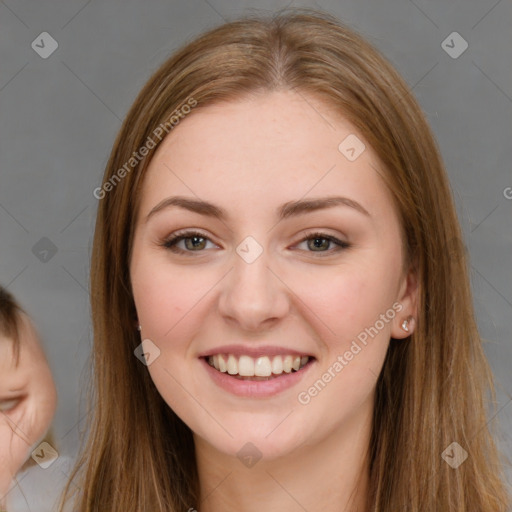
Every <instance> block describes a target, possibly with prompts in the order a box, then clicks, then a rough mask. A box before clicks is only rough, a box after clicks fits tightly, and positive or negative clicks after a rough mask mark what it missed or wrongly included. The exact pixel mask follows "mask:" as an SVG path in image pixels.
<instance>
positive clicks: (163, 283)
mask: <svg viewBox="0 0 512 512" xmlns="http://www.w3.org/2000/svg"><path fill="white" fill-rule="evenodd" d="M131 277H132V289H133V295H134V300H135V306H136V309H137V314H138V320H139V323H140V325H141V326H142V333H143V335H144V337H145V338H150V339H152V340H154V341H155V342H156V341H157V340H161V341H163V340H165V339H168V338H169V337H172V336H173V334H174V332H175V329H176V327H177V326H179V325H180V324H182V323H183V322H182V319H183V318H184V317H185V316H186V317H187V318H188V316H189V315H193V313H194V309H196V308H195V306H196V305H197V303H198V301H199V299H200V298H201V296H202V295H204V293H205V292H206V291H207V286H206V284H205V279H202V278H200V276H198V273H197V272H196V273H193V272H191V271H188V270H186V269H185V270H179V271H176V269H175V268H172V267H171V265H169V264H165V263H159V262H154V261H147V262H146V263H144V262H142V261H141V263H140V264H139V265H138V266H136V267H134V269H133V271H132V276H131Z"/></svg>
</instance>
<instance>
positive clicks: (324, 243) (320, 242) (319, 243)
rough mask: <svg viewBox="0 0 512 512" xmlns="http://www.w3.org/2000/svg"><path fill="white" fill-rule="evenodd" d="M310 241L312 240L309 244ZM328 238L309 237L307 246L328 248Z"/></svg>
mask: <svg viewBox="0 0 512 512" xmlns="http://www.w3.org/2000/svg"><path fill="white" fill-rule="evenodd" d="M310 242H313V245H311V243H310ZM329 242H330V240H327V238H311V239H310V240H309V241H308V246H309V248H310V249H313V250H315V249H328V247H329Z"/></svg>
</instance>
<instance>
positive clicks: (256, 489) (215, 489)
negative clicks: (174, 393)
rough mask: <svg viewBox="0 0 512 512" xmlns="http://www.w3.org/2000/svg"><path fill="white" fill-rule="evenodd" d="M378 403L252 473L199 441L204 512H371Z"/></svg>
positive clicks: (200, 509) (257, 466) (200, 508)
mask: <svg viewBox="0 0 512 512" xmlns="http://www.w3.org/2000/svg"><path fill="white" fill-rule="evenodd" d="M372 411H373V400H369V401H368V403H366V404H364V405H363V406H361V409H359V410H358V414H357V417H352V418H350V419H347V421H346V422H345V423H344V424H343V425H338V426H336V428H335V429H333V431H332V432H331V433H330V434H329V436H327V437H326V438H324V439H322V440H321V441H319V442H317V443H315V444H311V443H309V442H308V441H307V440H306V441H305V442H304V443H303V444H302V445H301V446H298V447H297V448H296V449H295V450H294V451H293V452H292V453H289V454H287V455H286V456H283V457H280V458H278V459H273V460H264V459H261V460H260V461H258V462H257V463H256V464H255V465H254V466H252V467H251V468H248V467H245V466H244V465H243V464H242V463H241V461H240V460H239V459H238V458H237V457H233V456H230V455H226V454H225V453H221V452H219V451H218V450H216V449H215V448H214V447H213V446H211V445H210V444H208V443H206V441H204V440H203V439H201V438H199V437H198V436H195V444H196V456H197V467H198V475H199V484H200V485H199V487H200V499H199V503H198V504H196V509H197V511H198V512H220V511H223V512H235V511H236V512H239V511H240V510H243V511H244V512H259V511H261V510H268V511H279V512H291V511H294V512H295V511H298V510H299V511H303V510H308V511H310V510H322V511H323V512H334V511H336V512H366V511H367V505H366V503H367V494H368V470H369V466H368V457H367V450H368V446H369V441H370V435H371V419H372Z"/></svg>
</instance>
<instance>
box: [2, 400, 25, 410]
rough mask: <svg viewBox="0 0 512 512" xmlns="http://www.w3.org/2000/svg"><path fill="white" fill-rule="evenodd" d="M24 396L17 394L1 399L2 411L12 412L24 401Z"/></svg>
mask: <svg viewBox="0 0 512 512" xmlns="http://www.w3.org/2000/svg"><path fill="white" fill-rule="evenodd" d="M24 398H25V397H24V396H15V397H9V398H4V399H0V412H3V413H7V412H11V411H13V410H14V409H16V407H17V406H18V405H19V404H20V403H21V402H22V401H23V399H24Z"/></svg>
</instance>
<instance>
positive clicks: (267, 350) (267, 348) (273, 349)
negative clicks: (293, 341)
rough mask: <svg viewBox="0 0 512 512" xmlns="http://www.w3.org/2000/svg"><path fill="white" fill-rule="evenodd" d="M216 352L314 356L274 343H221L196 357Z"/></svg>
mask: <svg viewBox="0 0 512 512" xmlns="http://www.w3.org/2000/svg"><path fill="white" fill-rule="evenodd" d="M216 354H233V355H234V356H244V355H245V356H250V357H262V356H280V355H292V356H301V357H304V356H308V357H314V356H312V355H311V354H308V353H307V352H303V351H301V350H296V349H293V348H287V347H278V346H275V345H262V346H259V347H254V346H249V345H222V346H221V347H215V348H212V349H210V350H206V351H205V352H201V353H200V354H199V356H198V357H209V356H214V355H216Z"/></svg>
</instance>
